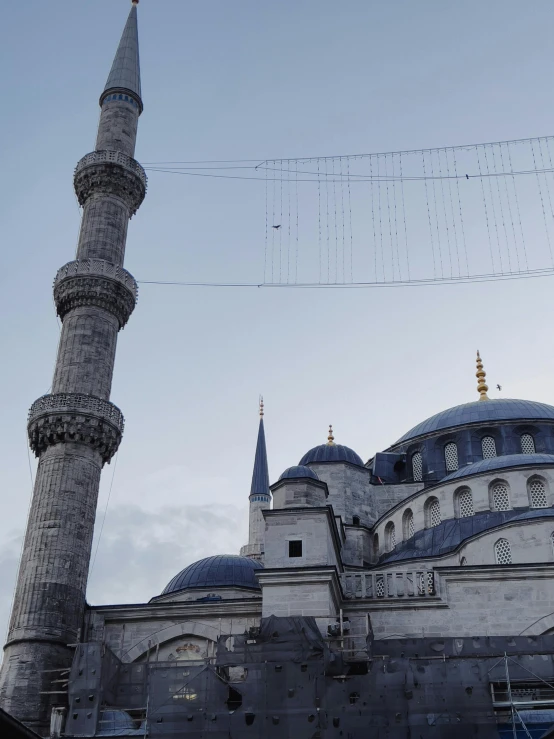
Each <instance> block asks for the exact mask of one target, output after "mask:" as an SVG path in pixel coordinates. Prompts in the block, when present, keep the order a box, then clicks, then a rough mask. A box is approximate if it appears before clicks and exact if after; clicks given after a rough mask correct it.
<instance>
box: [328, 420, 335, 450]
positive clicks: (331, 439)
mask: <svg viewBox="0 0 554 739" xmlns="http://www.w3.org/2000/svg"><path fill="white" fill-rule="evenodd" d="M327 444H328V445H329V446H335V437H334V436H333V427H332V425H331V424H329V436H328V437H327Z"/></svg>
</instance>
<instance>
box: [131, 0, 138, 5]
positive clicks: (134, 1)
mask: <svg viewBox="0 0 554 739" xmlns="http://www.w3.org/2000/svg"><path fill="white" fill-rule="evenodd" d="M138 4H139V0H131V5H138Z"/></svg>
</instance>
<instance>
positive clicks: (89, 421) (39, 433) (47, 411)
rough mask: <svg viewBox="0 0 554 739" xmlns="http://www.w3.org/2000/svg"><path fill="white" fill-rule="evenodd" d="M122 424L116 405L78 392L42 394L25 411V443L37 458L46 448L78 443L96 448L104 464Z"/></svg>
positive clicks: (113, 446) (122, 427) (114, 451)
mask: <svg viewBox="0 0 554 739" xmlns="http://www.w3.org/2000/svg"><path fill="white" fill-rule="evenodd" d="M124 426H125V421H124V418H123V414H122V413H121V411H120V410H119V408H118V407H117V406H115V405H114V404H113V403H110V402H109V401H107V400H102V399H101V398H96V397H94V396H92V395H82V394H79V393H59V394H57V395H44V396H43V397H42V398H39V399H38V400H36V401H35V402H34V403H33V405H32V406H31V409H30V411H29V417H28V424H27V432H28V434H29V444H30V446H31V449H32V450H33V452H34V453H35V455H36V456H37V457H38V456H39V455H40V454H41V453H42V452H43V451H45V450H46V449H47V448H48V447H49V446H53V445H54V444H61V443H63V442H79V443H82V444H88V445H89V446H91V447H93V448H94V449H97V450H98V451H99V452H100V454H101V456H102V461H103V462H104V464H105V463H106V462H109V461H110V459H111V458H112V457H113V455H114V454H115V453H116V451H117V449H118V447H119V444H120V442H121V438H122V436H123V429H124Z"/></svg>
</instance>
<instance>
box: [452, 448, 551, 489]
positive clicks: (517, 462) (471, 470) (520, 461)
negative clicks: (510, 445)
mask: <svg viewBox="0 0 554 739" xmlns="http://www.w3.org/2000/svg"><path fill="white" fill-rule="evenodd" d="M546 464H547V465H550V466H552V467H554V454H506V455H505V456H504V457H491V458H490V459H481V460H479V462H474V463H473V464H468V465H466V466H465V467H461V468H460V469H459V470H456V472H451V473H450V474H449V475H447V476H446V477H443V479H442V480H441V485H442V484H443V483H445V482H450V481H451V480H458V479H459V478H460V477H469V476H470V475H480V474H482V473H484V472H492V471H493V470H503V469H507V468H509V467H529V466H531V467H538V466H540V465H546Z"/></svg>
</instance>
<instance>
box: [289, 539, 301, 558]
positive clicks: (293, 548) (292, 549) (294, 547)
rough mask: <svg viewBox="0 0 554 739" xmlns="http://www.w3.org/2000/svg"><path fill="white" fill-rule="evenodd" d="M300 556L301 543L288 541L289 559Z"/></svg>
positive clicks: (299, 541)
mask: <svg viewBox="0 0 554 739" xmlns="http://www.w3.org/2000/svg"><path fill="white" fill-rule="evenodd" d="M301 556H302V541H301V540H294V541H289V557H301Z"/></svg>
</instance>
